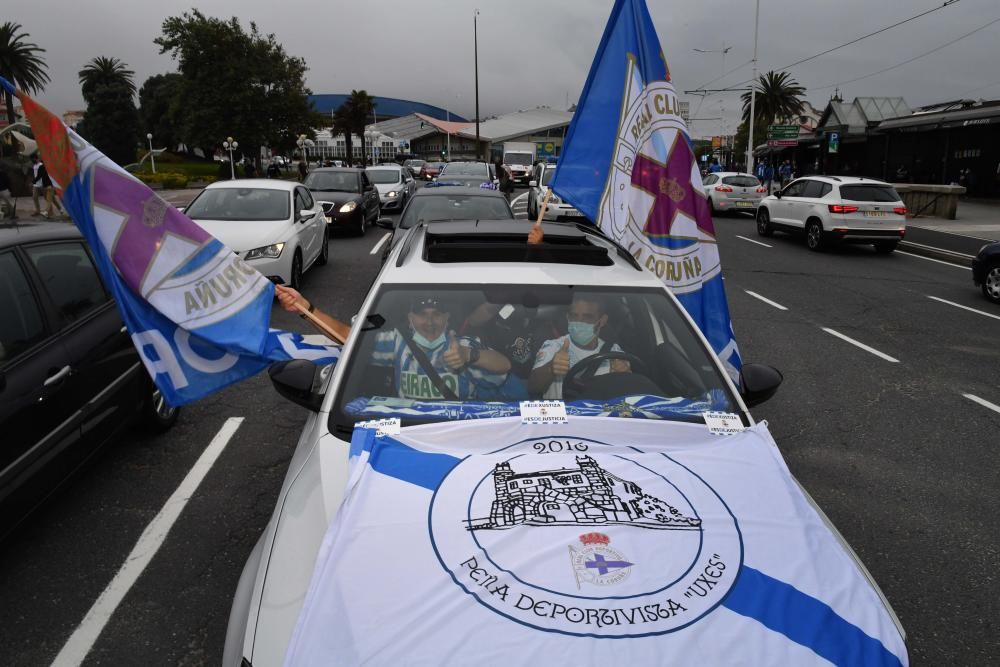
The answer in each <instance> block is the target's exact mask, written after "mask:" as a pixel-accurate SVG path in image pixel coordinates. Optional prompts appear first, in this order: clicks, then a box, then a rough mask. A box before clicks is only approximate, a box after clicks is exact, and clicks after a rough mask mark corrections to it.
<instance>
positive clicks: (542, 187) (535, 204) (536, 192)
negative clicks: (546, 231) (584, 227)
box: [528, 162, 587, 222]
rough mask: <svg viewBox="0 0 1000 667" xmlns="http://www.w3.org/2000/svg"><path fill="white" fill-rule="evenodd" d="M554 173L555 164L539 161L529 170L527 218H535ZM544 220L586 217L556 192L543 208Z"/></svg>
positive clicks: (571, 219)
mask: <svg viewBox="0 0 1000 667" xmlns="http://www.w3.org/2000/svg"><path fill="white" fill-rule="evenodd" d="M555 175H556V165H554V164H547V163H545V162H539V163H538V164H536V165H535V167H534V169H533V170H532V172H531V180H530V181H529V182H528V219H529V220H537V219H538V211H539V209H541V207H542V201H543V200H544V199H545V193H547V192H548V191H549V189H550V188H549V184H550V183H551V182H552V177H553V176H555ZM543 219H544V220H552V221H556V222H586V221H587V219H586V218H585V217H584V216H583V213H580V212H579V211H578V210H576V208H575V207H574V206H573V205H572V204H568V203H566V202H564V201H563V200H562V199H560V198H559V196H558V195H557V194H556V193H554V192H553V193H552V196H551V197H549V205H548V207H546V209H545V215H544V216H543Z"/></svg>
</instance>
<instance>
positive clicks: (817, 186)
mask: <svg viewBox="0 0 1000 667" xmlns="http://www.w3.org/2000/svg"><path fill="white" fill-rule="evenodd" d="M799 196H800V197H808V198H810V199H813V198H815V199H818V198H820V197H822V196H823V183H822V182H820V181H812V180H807V181H806V182H805V187H803V188H802V194H801V195H799Z"/></svg>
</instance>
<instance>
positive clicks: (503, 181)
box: [495, 160, 514, 202]
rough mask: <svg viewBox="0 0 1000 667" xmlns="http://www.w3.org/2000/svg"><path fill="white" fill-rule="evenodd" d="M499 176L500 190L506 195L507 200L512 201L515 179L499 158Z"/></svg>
mask: <svg viewBox="0 0 1000 667" xmlns="http://www.w3.org/2000/svg"><path fill="white" fill-rule="evenodd" d="M495 166H496V171H497V178H498V179H499V180H500V192H502V193H503V196H504V197H506V199H507V201H508V202H509V201H510V195H511V194H512V193H513V192H514V179H512V178H511V177H510V172H509V171H507V167H505V166H503V160H497V162H496V165H495Z"/></svg>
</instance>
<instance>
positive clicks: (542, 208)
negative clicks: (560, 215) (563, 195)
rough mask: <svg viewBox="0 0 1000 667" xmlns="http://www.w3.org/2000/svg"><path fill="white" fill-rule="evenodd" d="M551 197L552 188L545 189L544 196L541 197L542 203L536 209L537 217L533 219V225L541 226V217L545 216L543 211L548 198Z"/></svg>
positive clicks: (546, 207)
mask: <svg viewBox="0 0 1000 667" xmlns="http://www.w3.org/2000/svg"><path fill="white" fill-rule="evenodd" d="M551 197H552V188H549V189H548V190H546V191H545V197H544V198H543V199H542V205H541V207H539V209H538V219H537V220H535V225H534V226H535V227H541V226H542V218H544V217H545V211H546V209H548V207H549V199H550V198H551Z"/></svg>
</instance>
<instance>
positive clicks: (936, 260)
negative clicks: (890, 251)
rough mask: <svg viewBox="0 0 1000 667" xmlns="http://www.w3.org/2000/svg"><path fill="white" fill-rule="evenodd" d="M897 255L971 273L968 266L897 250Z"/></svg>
mask: <svg viewBox="0 0 1000 667" xmlns="http://www.w3.org/2000/svg"><path fill="white" fill-rule="evenodd" d="M896 254H897V255H906V256H907V257H916V258H917V259H926V260H927V261H928V262H937V263H938V264H944V265H945V266H954V267H955V268H956V269H965V270H966V271H971V270H972V268H971V267H968V266H962V265H961V264H955V263H953V262H945V261H944V260H940V259H934V258H933V257H924V256H923V255H914V254H913V253H912V252H906V251H905V250H897V251H896Z"/></svg>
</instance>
